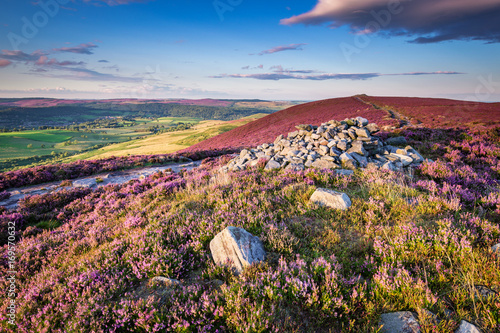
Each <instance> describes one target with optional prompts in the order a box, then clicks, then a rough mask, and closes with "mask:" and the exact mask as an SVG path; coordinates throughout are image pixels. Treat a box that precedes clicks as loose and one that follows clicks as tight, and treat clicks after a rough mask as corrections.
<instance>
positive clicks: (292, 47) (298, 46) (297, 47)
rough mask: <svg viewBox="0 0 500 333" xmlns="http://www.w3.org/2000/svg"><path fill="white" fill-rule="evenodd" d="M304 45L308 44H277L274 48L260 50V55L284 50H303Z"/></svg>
mask: <svg viewBox="0 0 500 333" xmlns="http://www.w3.org/2000/svg"><path fill="white" fill-rule="evenodd" d="M304 45H307V44H305V43H299V44H290V45H281V46H275V47H273V48H272V49H269V50H264V51H262V52H260V53H259V55H264V54H273V53H276V52H283V51H302V50H303V48H302V46H304Z"/></svg>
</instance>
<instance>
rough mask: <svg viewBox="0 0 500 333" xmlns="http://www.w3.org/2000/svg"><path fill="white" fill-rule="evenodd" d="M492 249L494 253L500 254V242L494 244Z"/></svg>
mask: <svg viewBox="0 0 500 333" xmlns="http://www.w3.org/2000/svg"><path fill="white" fill-rule="evenodd" d="M491 251H493V252H494V253H496V254H498V255H500V243H498V244H495V245H493V246H492V247H491Z"/></svg>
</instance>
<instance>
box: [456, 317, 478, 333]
mask: <svg viewBox="0 0 500 333" xmlns="http://www.w3.org/2000/svg"><path fill="white" fill-rule="evenodd" d="M455 333H481V331H480V330H479V328H477V327H476V326H474V325H472V324H471V323H469V322H468V321H465V320H462V321H461V322H460V326H459V327H458V329H457V330H456V331H455Z"/></svg>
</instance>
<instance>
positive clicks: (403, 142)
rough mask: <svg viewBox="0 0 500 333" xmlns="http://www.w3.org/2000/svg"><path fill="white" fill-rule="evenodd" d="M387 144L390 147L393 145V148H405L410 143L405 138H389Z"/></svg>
mask: <svg viewBox="0 0 500 333" xmlns="http://www.w3.org/2000/svg"><path fill="white" fill-rule="evenodd" d="M385 142H386V143H387V144H388V145H393V146H404V145H407V144H408V141H406V138H405V137H404V136H396V137H393V138H388V139H387V140H385Z"/></svg>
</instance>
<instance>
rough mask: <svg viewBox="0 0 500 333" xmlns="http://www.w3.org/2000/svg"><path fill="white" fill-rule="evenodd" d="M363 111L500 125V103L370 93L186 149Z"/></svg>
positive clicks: (396, 120) (386, 120) (299, 110)
mask: <svg viewBox="0 0 500 333" xmlns="http://www.w3.org/2000/svg"><path fill="white" fill-rule="evenodd" d="M357 116H361V117H364V118H367V119H368V120H369V121H370V122H374V123H377V124H378V125H380V126H381V127H384V126H386V125H390V126H395V127H401V126H405V125H410V126H411V125H418V126H424V127H430V128H450V127H457V126H459V127H466V128H475V127H478V126H487V127H494V126H497V125H499V124H500V103H479V102H467V101H456V100H451V99H439V98H417V97H373V96H366V95H358V96H352V97H346V98H333V99H327V100H322V101H316V102H311V103H306V104H301V105H297V106H294V107H290V108H288V109H285V110H282V111H280V112H276V113H274V114H271V115H269V116H267V117H264V118H261V119H259V120H258V121H255V122H252V123H250V124H248V125H245V126H242V127H240V128H237V129H235V130H232V131H230V132H227V133H224V134H222V135H219V136H216V137H213V138H211V139H209V140H206V141H203V142H200V143H198V144H196V145H194V146H191V147H189V148H187V149H185V150H183V151H181V152H192V151H199V150H207V149H219V148H229V147H231V148H239V147H253V146H257V145H259V144H262V143H268V142H273V141H274V139H275V138H276V137H277V136H278V135H280V134H286V133H288V132H292V131H294V130H295V128H294V127H295V125H298V124H309V123H310V124H316V125H319V124H320V123H323V122H326V121H328V120H331V119H337V120H342V119H344V118H351V117H357Z"/></svg>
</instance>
